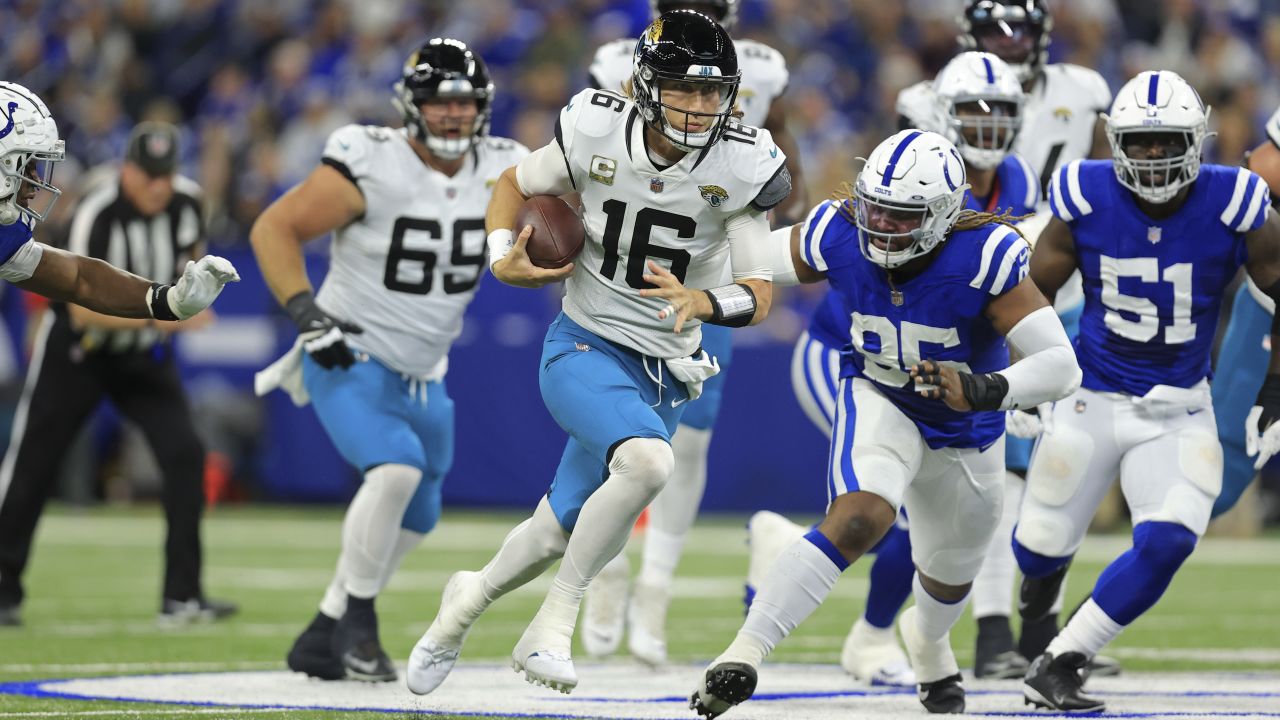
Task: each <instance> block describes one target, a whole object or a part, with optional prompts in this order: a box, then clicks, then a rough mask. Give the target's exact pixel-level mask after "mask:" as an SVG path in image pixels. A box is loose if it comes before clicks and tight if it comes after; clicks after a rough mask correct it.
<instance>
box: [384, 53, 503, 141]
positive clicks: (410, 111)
mask: <svg viewBox="0 0 1280 720" xmlns="http://www.w3.org/2000/svg"><path fill="white" fill-rule="evenodd" d="M436 98H472V99H474V100H475V101H476V110H477V111H478V112H477V114H476V120H475V123H474V124H473V126H472V128H471V132H470V134H466V133H465V131H464V135H463V137H460V138H445V137H439V136H436V135H432V134H431V131H430V130H429V129H428V128H427V123H426V122H425V121H424V120H423V118H422V110H421V106H422V104H423V103H425V102H427V101H428V100H434V99H436ZM391 102H392V104H393V105H395V106H396V108H397V109H398V110H399V111H400V114H401V115H402V116H403V117H404V125H405V127H407V128H408V129H409V133H410V134H411V135H412V136H413V137H415V138H417V139H418V140H421V141H422V142H423V143H425V144H426V146H427V148H428V149H429V150H431V153H432V154H433V155H435V156H437V157H440V158H443V159H446V160H452V159H454V158H459V157H462V156H463V154H465V153H466V152H467V151H468V150H470V149H471V147H472V146H473V145H475V143H476V141H478V140H479V139H480V138H482V137H484V136H485V135H486V134H488V132H489V119H490V117H491V116H492V115H493V80H491V79H490V78H489V70H488V69H487V68H486V67H485V65H484V60H482V59H481V58H480V55H479V54H477V53H475V52H474V51H472V50H471V48H469V47H467V44H466V43H464V42H462V41H460V40H453V39H451V38H432V39H430V40H428V41H426V42H425V43H423V44H422V45H421V46H420V47H419V48H418V49H417V50H415V51H413V54H412V55H410V56H409V59H408V61H406V62H405V64H404V71H403V75H402V76H401V78H400V81H399V82H397V83H396V84H395V95H394V96H392V98H391Z"/></svg>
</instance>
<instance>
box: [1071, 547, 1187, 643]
mask: <svg viewBox="0 0 1280 720" xmlns="http://www.w3.org/2000/svg"><path fill="white" fill-rule="evenodd" d="M1196 541H1197V538H1196V534H1195V533H1194V532H1192V531H1190V530H1188V529H1187V528H1185V527H1183V526H1182V525H1179V524H1177V523H1171V522H1144V523H1140V524H1139V525H1137V526H1135V527H1134V528H1133V547H1131V548H1129V549H1128V550H1127V551H1125V552H1124V554H1122V555H1121V556H1120V557H1118V558H1116V559H1115V560H1113V561H1112V562H1111V564H1110V565H1108V566H1107V567H1106V569H1105V570H1103V571H1102V574H1101V575H1099V576H1098V583H1097V585H1096V586H1095V587H1094V589H1093V600H1094V602H1096V603H1097V605H1098V607H1100V608H1101V609H1102V610H1103V611H1104V612H1105V613H1106V614H1107V615H1108V616H1109V617H1111V618H1113V619H1114V620H1115V621H1116V622H1117V623H1119V624H1120V625H1128V624H1130V623H1132V622H1133V621H1134V620H1137V619H1138V616H1139V615H1142V613H1144V612H1146V611H1147V610H1149V609H1151V607H1152V606H1153V605H1155V604H1156V601H1157V600H1159V599H1160V596H1161V595H1163V594H1164V591H1165V590H1166V589H1167V588H1168V587H1169V583H1170V582H1172V581H1173V576H1174V574H1175V573H1176V572H1178V568H1180V567H1182V563H1183V562H1184V561H1185V560H1186V559H1187V558H1188V557H1189V556H1190V555H1191V551H1192V550H1194V549H1195V547H1196ZM1086 605H1088V603H1086ZM1072 622H1074V619H1073V620H1072Z"/></svg>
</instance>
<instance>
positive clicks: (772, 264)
mask: <svg viewBox="0 0 1280 720" xmlns="http://www.w3.org/2000/svg"><path fill="white" fill-rule="evenodd" d="M794 227H795V225H788V226H786V227H780V228H778V229H777V230H774V231H773V232H771V233H769V269H770V271H772V272H773V284H774V285H799V284H800V278H799V276H798V275H796V264H795V259H794V258H792V257H791V230H792V228H794Z"/></svg>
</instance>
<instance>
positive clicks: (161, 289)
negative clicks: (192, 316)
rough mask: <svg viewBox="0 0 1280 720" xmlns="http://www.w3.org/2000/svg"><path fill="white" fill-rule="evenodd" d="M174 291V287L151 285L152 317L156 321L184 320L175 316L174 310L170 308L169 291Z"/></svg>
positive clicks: (158, 284)
mask: <svg viewBox="0 0 1280 720" xmlns="http://www.w3.org/2000/svg"><path fill="white" fill-rule="evenodd" d="M172 289H173V286H172V285H161V284H160V283H151V292H150V293H148V295H149V296H150V302H149V304H150V305H151V317H153V318H155V319H156V320H175V321H176V320H181V319H182V318H180V317H178V316H177V315H175V314H174V312H173V308H171V307H169V291H170V290H172Z"/></svg>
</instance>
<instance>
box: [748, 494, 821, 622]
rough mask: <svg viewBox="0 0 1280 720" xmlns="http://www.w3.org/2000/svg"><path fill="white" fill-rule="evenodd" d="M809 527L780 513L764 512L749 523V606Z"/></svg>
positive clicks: (752, 517)
mask: <svg viewBox="0 0 1280 720" xmlns="http://www.w3.org/2000/svg"><path fill="white" fill-rule="evenodd" d="M806 532H809V528H808V527H806V526H804V525H797V524H795V523H793V522H791V521H790V520H788V519H786V518H785V517H783V516H781V515H779V514H778V513H776V512H769V511H768V510H761V511H760V512H758V513H756V514H755V515H752V516H751V519H750V520H748V521H747V546H748V550H749V551H750V554H751V560H750V562H749V563H748V565H747V595H746V598H745V599H744V600H745V602H746V605H747V607H750V606H751V601H752V600H753V599H754V598H755V595H756V591H757V590H759V589H760V586H761V585H763V584H764V579H765V578H766V577H768V576H769V568H770V567H772V566H773V561H774V560H777V559H778V556H779V555H781V554H782V551H783V550H786V549H787V548H789V547H791V544H792V543H794V542H795V541H797V540H799V539H800V538H802V537H804V534H805V533H806Z"/></svg>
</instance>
